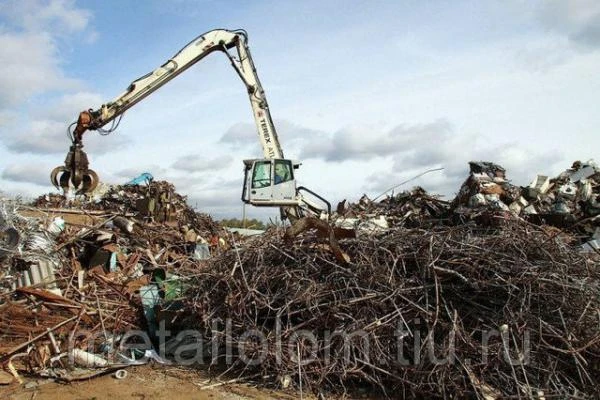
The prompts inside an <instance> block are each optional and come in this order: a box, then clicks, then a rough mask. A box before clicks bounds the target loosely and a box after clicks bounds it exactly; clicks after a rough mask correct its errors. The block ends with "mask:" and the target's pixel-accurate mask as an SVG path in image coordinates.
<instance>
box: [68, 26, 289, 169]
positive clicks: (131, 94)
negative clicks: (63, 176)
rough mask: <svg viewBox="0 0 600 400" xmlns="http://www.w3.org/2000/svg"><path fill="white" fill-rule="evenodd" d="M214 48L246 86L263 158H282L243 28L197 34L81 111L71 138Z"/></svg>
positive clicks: (97, 125)
mask: <svg viewBox="0 0 600 400" xmlns="http://www.w3.org/2000/svg"><path fill="white" fill-rule="evenodd" d="M232 48H234V49H235V50H236V51H237V55H235V56H234V55H232V54H231V53H230V52H229V50H230V49H232ZM214 51H223V52H225V54H226V55H227V57H228V58H229V60H230V61H231V65H232V66H233V68H234V69H235V70H236V72H237V73H238V75H239V77H240V78H241V79H242V82H244V85H245V86H246V89H247V91H248V96H249V97H250V104H251V106H252V112H253V114H254V121H255V123H256V129H257V131H258V135H259V138H260V142H261V146H262V149H263V153H264V156H265V158H283V151H282V150H281V145H280V144H279V138H278V136H277V131H276V130H275V126H274V124H273V120H272V118H271V113H270V111H269V105H268V103H267V98H266V96H265V91H264V90H263V88H262V85H261V84H260V80H259V79H258V75H257V73H256V68H255V66H254V62H253V61H252V55H251V54H250V49H249V47H248V37H247V34H246V32H245V31H243V30H236V31H229V30H225V29H215V30H212V31H209V32H207V33H204V34H203V35H200V36H198V37H197V38H196V39H194V40H192V41H191V42H190V43H189V44H187V45H186V46H185V47H184V48H182V49H181V50H180V51H179V52H178V53H177V54H175V55H174V56H173V57H171V58H170V59H169V60H167V61H166V62H165V63H164V64H163V65H161V66H160V67H158V68H157V69H155V70H154V71H152V72H150V73H148V74H146V75H144V76H142V77H140V78H138V79H136V80H135V81H133V82H132V83H131V84H130V85H129V87H128V88H127V90H126V91H125V92H124V93H122V94H121V95H119V96H118V97H116V98H115V99H113V100H112V101H110V102H108V103H106V104H103V105H102V106H100V108H99V109H98V110H88V111H83V112H82V113H81V114H80V115H79V118H78V120H77V126H76V127H75V130H74V131H73V139H74V141H75V142H76V143H80V142H81V140H82V136H83V134H84V133H85V132H86V131H87V130H97V129H101V128H102V127H104V126H105V125H106V124H108V123H109V122H111V121H114V120H115V119H116V118H118V117H120V116H122V115H123V113H125V111H127V110H128V109H129V108H131V107H133V106H134V105H135V104H137V103H139V102H140V101H142V100H143V99H144V98H146V97H147V96H149V95H150V94H152V93H153V92H155V91H156V90H158V89H159V88H160V87H162V86H163V85H165V84H166V83H168V82H169V81H171V80H172V79H173V78H175V77H176V76H178V75H179V74H181V73H182V72H184V71H185V70H186V69H188V68H189V67H191V66H192V65H194V64H195V63H197V62H198V61H200V60H202V59H203V58H204V57H206V56H207V55H209V54H210V53H212V52H214Z"/></svg>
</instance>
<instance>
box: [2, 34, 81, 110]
mask: <svg viewBox="0 0 600 400" xmlns="http://www.w3.org/2000/svg"><path fill="white" fill-rule="evenodd" d="M56 52H57V49H56V45H55V44H54V42H53V40H52V37H51V36H50V35H48V34H45V33H23V34H15V33H2V32H0V60H2V62H1V63H0V107H10V106H16V105H18V104H19V103H20V102H23V101H25V100H26V99H28V98H30V97H31V96H34V95H37V94H40V93H43V92H45V91H48V90H54V89H59V88H60V89H68V88H73V87H75V86H76V85H77V83H76V81H75V80H73V79H69V78H67V77H65V75H64V73H63V72H62V70H61V69H60V67H59V60H58V58H57V55H56Z"/></svg>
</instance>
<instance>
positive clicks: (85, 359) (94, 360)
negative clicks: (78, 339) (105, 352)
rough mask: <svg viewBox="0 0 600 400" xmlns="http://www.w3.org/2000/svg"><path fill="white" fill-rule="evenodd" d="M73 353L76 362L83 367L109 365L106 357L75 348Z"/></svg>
mask: <svg viewBox="0 0 600 400" xmlns="http://www.w3.org/2000/svg"><path fill="white" fill-rule="evenodd" d="M71 355H72V357H73V361H74V362H75V364H77V365H81V366H82V367H88V368H94V367H106V366H108V361H107V360H106V359H105V358H103V357H100V356H98V355H96V354H92V353H88V352H87V351H83V350H81V349H73V351H72V352H71Z"/></svg>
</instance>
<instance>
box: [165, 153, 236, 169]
mask: <svg viewBox="0 0 600 400" xmlns="http://www.w3.org/2000/svg"><path fill="white" fill-rule="evenodd" d="M232 162H233V157H231V156H230V155H227V154H226V155H222V156H218V157H214V158H208V157H206V156H205V155H204V154H190V155H187V156H184V157H181V158H180V159H179V160H177V161H175V162H174V163H173V165H172V168H174V169H178V170H182V171H187V172H192V173H193V172H203V171H218V170H222V169H225V168H228V167H229V166H230V165H231V163H232Z"/></svg>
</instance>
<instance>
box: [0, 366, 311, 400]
mask: <svg viewBox="0 0 600 400" xmlns="http://www.w3.org/2000/svg"><path fill="white" fill-rule="evenodd" d="M222 383H223V382H219V381H214V380H213V381H208V377H207V374H206V373H205V372H200V371H193V370H187V369H178V368H166V367H161V366H156V367H153V366H149V365H146V366H140V367H129V368H127V377H126V378H125V379H120V380H119V379H116V378H115V377H114V374H109V375H105V376H101V377H96V378H93V379H89V380H85V381H79V382H73V383H67V384H63V383H56V382H52V381H48V380H26V383H25V384H24V385H19V384H17V383H13V384H11V385H8V386H0V399H4V400H55V399H61V400H105V399H106V400H119V399H136V400H151V399H182V400H192V399H193V400H207V399H215V400H216V399H225V400H246V399H259V400H271V399H290V400H291V399H296V398H298V397H299V393H295V392H293V393H292V392H290V393H285V392H281V391H274V390H268V389H258V388H256V387H253V386H251V385H249V384H243V383H232V384H222ZM305 398H309V399H310V398H312V399H314V397H305Z"/></svg>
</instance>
